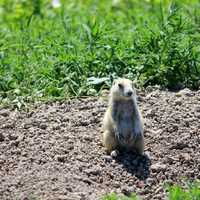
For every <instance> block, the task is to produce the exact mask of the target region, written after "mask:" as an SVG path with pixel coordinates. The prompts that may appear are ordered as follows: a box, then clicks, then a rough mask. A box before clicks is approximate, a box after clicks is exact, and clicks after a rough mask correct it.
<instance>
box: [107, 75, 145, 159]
mask: <svg viewBox="0 0 200 200" xmlns="http://www.w3.org/2000/svg"><path fill="white" fill-rule="evenodd" d="M103 144H104V146H105V148H106V150H107V152H108V153H111V154H112V152H113V151H117V150H123V149H124V150H128V151H136V152H137V153H138V154H141V155H142V154H143V151H144V136H143V122H142V117H141V114H140V111H139V108H138V105H137V101H136V91H135V89H134V87H133V83H132V81H130V80H128V79H122V78H121V79H117V80H115V81H114V83H113V85H112V87H111V90H110V99H109V106H108V109H107V111H106V113H105V116H104V119H103Z"/></svg>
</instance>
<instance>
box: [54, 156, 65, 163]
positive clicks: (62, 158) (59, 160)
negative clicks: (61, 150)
mask: <svg viewBox="0 0 200 200" xmlns="http://www.w3.org/2000/svg"><path fill="white" fill-rule="evenodd" d="M56 160H57V161H58V162H65V160H66V155H57V156H56Z"/></svg>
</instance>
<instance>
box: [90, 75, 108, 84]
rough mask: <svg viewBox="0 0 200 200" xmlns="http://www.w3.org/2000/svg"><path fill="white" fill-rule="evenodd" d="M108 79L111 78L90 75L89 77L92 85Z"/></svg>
mask: <svg viewBox="0 0 200 200" xmlns="http://www.w3.org/2000/svg"><path fill="white" fill-rule="evenodd" d="M108 80H109V78H107V77H103V78H96V77H90V78H88V79H87V81H88V83H89V84H90V85H100V84H102V83H105V82H106V81H108Z"/></svg>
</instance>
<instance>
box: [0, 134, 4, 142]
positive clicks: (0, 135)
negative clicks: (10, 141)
mask: <svg viewBox="0 0 200 200" xmlns="http://www.w3.org/2000/svg"><path fill="white" fill-rule="evenodd" d="M4 140H5V136H4V135H3V133H0V142H3V141H4Z"/></svg>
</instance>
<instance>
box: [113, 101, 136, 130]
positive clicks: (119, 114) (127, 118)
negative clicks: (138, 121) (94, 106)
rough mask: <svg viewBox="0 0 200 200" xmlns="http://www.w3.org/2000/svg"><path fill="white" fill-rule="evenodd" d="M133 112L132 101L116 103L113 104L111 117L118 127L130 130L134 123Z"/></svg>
mask: <svg viewBox="0 0 200 200" xmlns="http://www.w3.org/2000/svg"><path fill="white" fill-rule="evenodd" d="M134 112H135V109H134V102H133V101H132V100H127V101H116V102H114V104H113V111H112V117H113V119H114V121H115V123H116V124H117V125H118V126H120V127H122V128H123V127H124V128H131V127H132V126H133V123H134Z"/></svg>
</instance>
